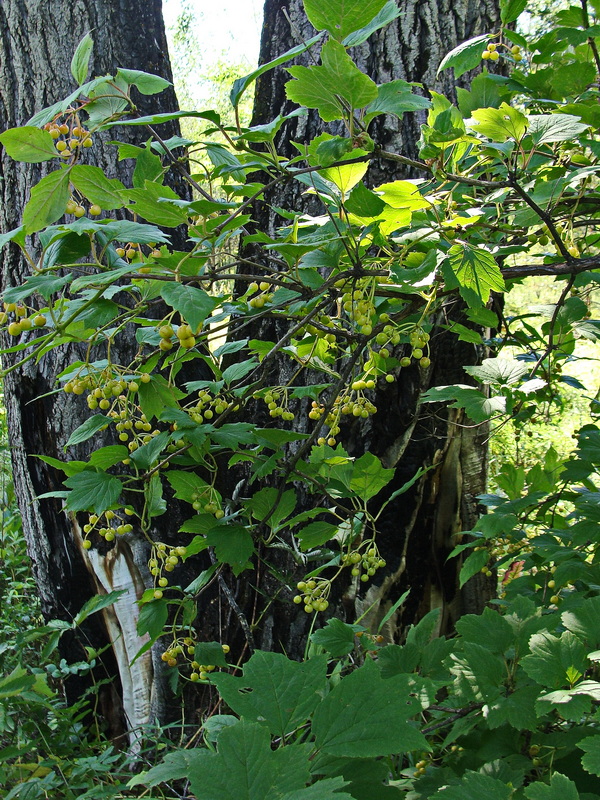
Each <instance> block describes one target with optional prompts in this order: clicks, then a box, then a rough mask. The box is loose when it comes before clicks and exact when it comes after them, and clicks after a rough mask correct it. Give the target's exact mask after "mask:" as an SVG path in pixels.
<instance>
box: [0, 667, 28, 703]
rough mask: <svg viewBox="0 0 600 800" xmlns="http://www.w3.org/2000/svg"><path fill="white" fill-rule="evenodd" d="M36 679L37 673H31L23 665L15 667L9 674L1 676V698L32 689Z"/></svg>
mask: <svg viewBox="0 0 600 800" xmlns="http://www.w3.org/2000/svg"><path fill="white" fill-rule="evenodd" d="M35 680H36V679H35V675H30V674H29V673H28V672H27V670H25V669H23V667H15V668H14V669H13V671H12V672H11V673H10V674H9V675H6V676H4V677H1V678H0V699H4V698H6V697H14V696H15V695H18V694H22V693H23V692H24V691H25V690H27V689H31V687H32V686H33V685H34V683H35Z"/></svg>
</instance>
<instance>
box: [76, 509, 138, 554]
mask: <svg viewBox="0 0 600 800" xmlns="http://www.w3.org/2000/svg"><path fill="white" fill-rule="evenodd" d="M134 513H135V512H134V511H133V510H132V509H130V508H124V509H123V514H124V515H125V516H127V517H132V516H133V515H134ZM132 530H133V525H132V524H131V523H130V522H126V521H125V518H124V517H122V516H121V514H120V513H119V511H113V510H112V509H108V511H105V512H104V513H103V514H100V515H98V514H90V516H89V521H88V522H87V523H86V524H85V525H84V526H83V532H84V533H85V539H84V540H83V547H84V548H85V549H86V550H90V549H91V547H92V541H91V539H89V538H88V537H89V536H90V534H92V533H97V534H98V536H101V537H102V538H103V539H104V540H105V541H106V542H112V541H113V540H114V538H115V536H116V535H118V536H124V535H125V534H126V533H131V531H132Z"/></svg>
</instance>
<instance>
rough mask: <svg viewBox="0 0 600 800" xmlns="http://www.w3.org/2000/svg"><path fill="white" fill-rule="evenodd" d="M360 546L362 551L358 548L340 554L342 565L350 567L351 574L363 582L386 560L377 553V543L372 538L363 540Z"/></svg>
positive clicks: (381, 567) (381, 566)
mask: <svg viewBox="0 0 600 800" xmlns="http://www.w3.org/2000/svg"><path fill="white" fill-rule="evenodd" d="M361 547H363V548H364V550H363V552H361V549H360V548H359V549H357V550H352V551H351V552H350V553H345V554H344V555H343V556H342V566H345V567H350V568H351V574H352V576H353V577H355V578H360V580H361V581H362V582H363V583H366V582H367V581H368V580H369V578H372V577H373V575H375V573H376V572H377V570H378V569H383V567H385V563H386V562H385V560H384V559H383V558H381V556H380V555H379V551H378V549H377V545H376V544H375V542H374V541H373V540H370V541H367V542H363V544H362V545H361Z"/></svg>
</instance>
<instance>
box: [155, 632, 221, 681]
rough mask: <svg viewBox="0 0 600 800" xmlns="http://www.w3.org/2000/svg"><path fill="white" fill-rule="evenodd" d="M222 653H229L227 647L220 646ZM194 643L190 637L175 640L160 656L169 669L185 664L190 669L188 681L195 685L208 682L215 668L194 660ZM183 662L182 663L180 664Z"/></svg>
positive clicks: (212, 665)
mask: <svg viewBox="0 0 600 800" xmlns="http://www.w3.org/2000/svg"><path fill="white" fill-rule="evenodd" d="M221 648H222V650H223V653H225V655H227V653H229V649H230V648H229V645H228V644H223V645H221ZM195 653H196V642H195V641H194V639H192V638H191V636H185V637H182V638H175V639H174V640H173V642H172V643H171V644H170V645H169V647H168V648H167V649H166V650H165V651H164V653H163V654H162V655H161V659H162V660H163V661H164V662H165V663H166V664H167V666H169V667H180V666H184V665H185V664H187V665H189V667H190V668H191V673H190V681H192V683H197V682H198V681H208V680H209V679H210V673H211V672H214V671H215V669H216V666H215V665H214V664H200V663H199V662H198V661H196V660H195V658H194V656H195ZM181 662H183V663H181Z"/></svg>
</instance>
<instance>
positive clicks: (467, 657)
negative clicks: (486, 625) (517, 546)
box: [450, 553, 506, 703]
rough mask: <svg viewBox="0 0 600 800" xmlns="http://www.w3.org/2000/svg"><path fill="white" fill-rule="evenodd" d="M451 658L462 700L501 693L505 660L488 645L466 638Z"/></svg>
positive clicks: (487, 699)
mask: <svg viewBox="0 0 600 800" xmlns="http://www.w3.org/2000/svg"><path fill="white" fill-rule="evenodd" d="M475 555H478V553H476V554H475ZM450 659H451V666H450V672H451V673H452V674H453V675H454V676H455V680H454V686H455V691H456V692H457V694H459V695H460V697H461V700H462V701H463V702H464V701H465V700H473V701H475V702H480V701H483V702H486V703H491V702H493V701H494V700H496V699H497V698H498V697H499V696H501V695H502V692H503V688H504V687H503V684H502V682H503V680H504V679H505V677H506V664H505V661H504V659H503V658H501V657H500V656H499V655H496V654H494V653H492V652H490V650H488V648H487V647H486V646H485V645H482V644H477V643H475V642H463V643H462V648H461V650H460V651H458V652H455V653H452V654H451V655H450Z"/></svg>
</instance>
